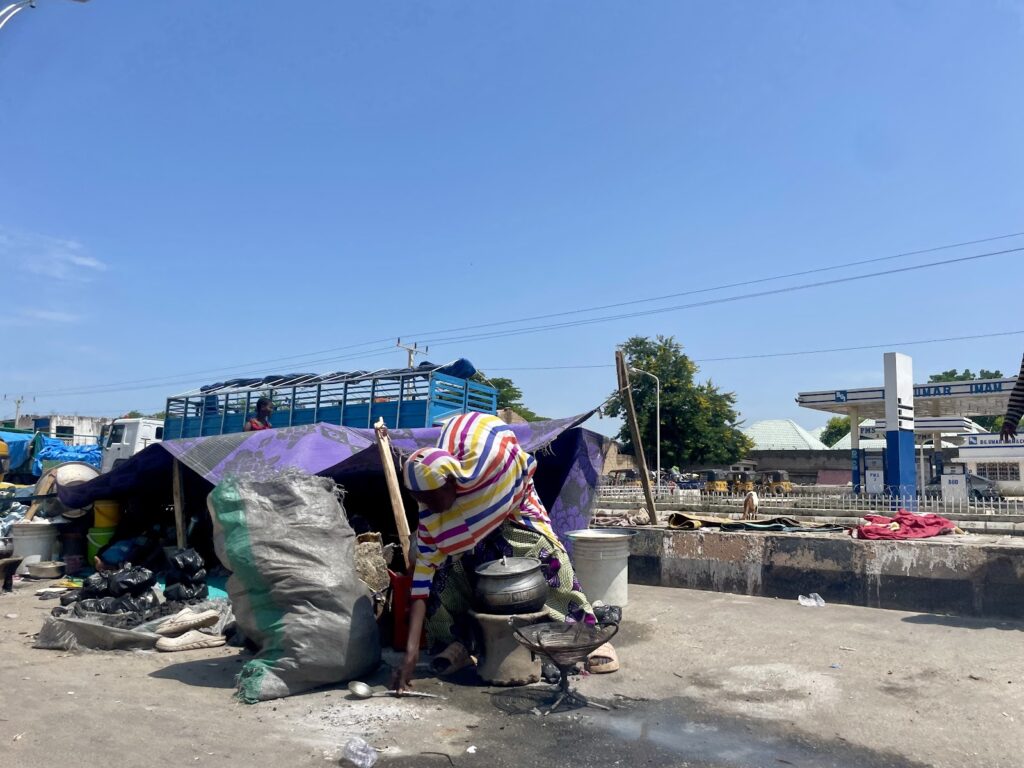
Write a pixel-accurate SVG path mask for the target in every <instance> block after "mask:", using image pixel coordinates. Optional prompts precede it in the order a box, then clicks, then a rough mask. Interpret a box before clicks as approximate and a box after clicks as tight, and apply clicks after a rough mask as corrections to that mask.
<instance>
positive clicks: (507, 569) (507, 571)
mask: <svg viewBox="0 0 1024 768" xmlns="http://www.w3.org/2000/svg"><path fill="white" fill-rule="evenodd" d="M539 568H540V560H538V559H537V558H535V557H503V558H501V560H492V561H491V562H489V563H484V564H483V565H481V566H480V567H479V568H477V569H476V574H477V576H517V575H519V574H521V573H530V572H531V571H536V570H538V569H539Z"/></svg>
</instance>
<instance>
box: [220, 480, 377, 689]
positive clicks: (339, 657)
mask: <svg viewBox="0 0 1024 768" xmlns="http://www.w3.org/2000/svg"><path fill="white" fill-rule="evenodd" d="M208 505H209V508H210V514H211V516H212V518H213V526H214V546H215V547H216V549H217V556H218V557H219V558H220V560H221V562H222V563H223V564H224V565H225V566H226V567H227V568H228V569H229V570H230V571H231V572H232V575H231V577H230V578H229V579H228V585H227V586H228V595H229V597H230V598H231V607H232V609H233V610H234V614H235V620H236V621H237V622H238V626H239V627H240V628H241V630H242V632H243V633H244V634H245V636H246V637H247V638H249V639H250V640H252V641H253V642H254V643H256V645H257V646H258V647H259V653H258V654H257V656H256V658H254V659H253V660H251V661H249V662H247V663H246V664H245V666H244V667H242V671H241V673H240V675H239V680H238V693H237V695H238V697H239V698H240V699H242V700H243V701H245V702H247V703H250V704H251V703H255V702H257V701H266V700H267V699H277V698H281V697H282V696H288V695H290V694H293V693H300V692H302V691H306V690H309V689H311V688H316V687H318V686H322V685H328V684H331V683H339V682H344V681H346V680H351V679H353V678H356V677H359V676H361V675H365V674H366V673H368V672H372V671H373V670H375V669H376V668H377V667H378V666H379V665H380V638H379V636H378V633H377V623H376V620H375V618H374V613H373V606H372V604H371V601H370V597H369V594H368V592H367V590H366V587H365V586H364V585H363V584H362V583H361V582H360V581H359V578H358V576H357V575H356V569H355V541H356V538H355V533H354V532H353V531H352V528H351V526H349V524H348V520H347V519H346V518H345V511H344V509H342V506H341V503H340V502H339V501H338V498H337V495H336V493H335V485H334V483H333V482H332V481H331V480H329V479H326V478H323V477H315V476H310V475H306V474H302V473H299V472H295V471H291V472H284V473H281V474H279V475H275V476H272V477H269V478H262V479H252V478H242V477H229V478H226V479H225V480H224V481H223V482H221V483H220V485H218V486H217V487H216V488H215V489H214V490H213V492H212V493H211V494H210V496H209V499H208Z"/></svg>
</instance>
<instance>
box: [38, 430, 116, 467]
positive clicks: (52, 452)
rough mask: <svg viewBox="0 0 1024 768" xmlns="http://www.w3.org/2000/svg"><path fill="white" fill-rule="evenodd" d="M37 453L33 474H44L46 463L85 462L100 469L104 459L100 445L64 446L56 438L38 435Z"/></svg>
mask: <svg viewBox="0 0 1024 768" xmlns="http://www.w3.org/2000/svg"><path fill="white" fill-rule="evenodd" d="M36 439H37V443H36V451H35V455H34V456H33V457H32V474H33V475H41V474H43V462H44V461H61V462H64V461H84V462H85V463H86V464H91V465H92V466H94V467H96V469H99V468H100V462H101V461H102V459H103V455H102V452H101V450H100V447H99V445H64V442H63V441H62V440H58V439H57V438H55V437H45V436H44V435H36Z"/></svg>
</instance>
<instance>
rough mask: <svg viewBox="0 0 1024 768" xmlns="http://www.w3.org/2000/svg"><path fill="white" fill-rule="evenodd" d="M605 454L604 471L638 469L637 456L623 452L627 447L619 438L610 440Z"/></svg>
mask: <svg viewBox="0 0 1024 768" xmlns="http://www.w3.org/2000/svg"><path fill="white" fill-rule="evenodd" d="M606 446H607V448H606V449H605V454H604V473H605V474H606V475H608V474H611V473H612V472H620V471H623V470H628V469H631V470H633V471H634V472H636V471H637V464H636V457H635V456H633V455H632V454H630V453H623V450H625V447H624V446H623V445H622V443H620V442H619V441H618V440H608V441H607V443H606Z"/></svg>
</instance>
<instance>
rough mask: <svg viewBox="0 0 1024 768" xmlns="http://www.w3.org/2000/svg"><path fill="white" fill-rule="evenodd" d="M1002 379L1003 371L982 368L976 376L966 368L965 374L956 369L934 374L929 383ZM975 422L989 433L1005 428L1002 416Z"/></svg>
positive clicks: (988, 417)
mask: <svg viewBox="0 0 1024 768" xmlns="http://www.w3.org/2000/svg"><path fill="white" fill-rule="evenodd" d="M1001 378H1003V373H1002V371H989V370H986V369H984V368H982V369H981V370H980V371H978V375H977V376H975V375H974V374H973V373H972V372H971V369H970V368H964V370H963V372H961V371H958V370H957V369H956V368H950V369H949V370H948V371H943V372H942V373H933V374H932V375H931V376H929V377H928V383H929V384H941V383H942V382H946V381H978V380H979V379H1001ZM974 421H975V422H977V424H978V425H979V426H980V427H981V428H982V429H987V430H988V431H989V432H999V431H1000V430H1001V429H1002V428H1003V417H1002V416H975V417H974Z"/></svg>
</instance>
